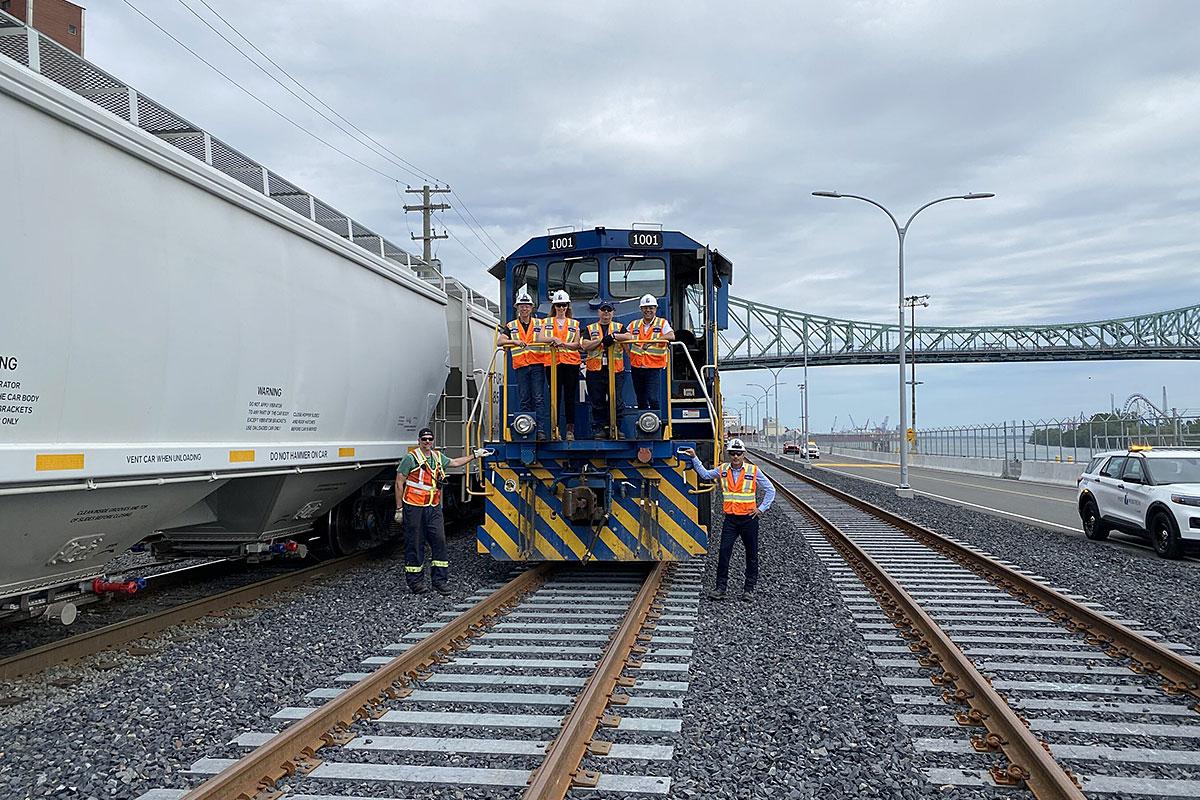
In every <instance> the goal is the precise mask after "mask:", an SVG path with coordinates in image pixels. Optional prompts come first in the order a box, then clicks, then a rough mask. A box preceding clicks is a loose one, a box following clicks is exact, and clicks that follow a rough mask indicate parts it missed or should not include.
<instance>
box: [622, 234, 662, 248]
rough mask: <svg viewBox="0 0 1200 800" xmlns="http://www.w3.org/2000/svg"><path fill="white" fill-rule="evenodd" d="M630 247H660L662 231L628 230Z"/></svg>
mask: <svg viewBox="0 0 1200 800" xmlns="http://www.w3.org/2000/svg"><path fill="white" fill-rule="evenodd" d="M629 246H630V247H662V246H663V235H662V231H630V232H629Z"/></svg>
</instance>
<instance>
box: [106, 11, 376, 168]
mask: <svg viewBox="0 0 1200 800" xmlns="http://www.w3.org/2000/svg"><path fill="white" fill-rule="evenodd" d="M122 2H123V3H125V5H127V6H129V7H130V8H132V9H133V10H134V11H136V12H137V14H138V15H139V16H140V17H142V19H144V20H146V21H147V22H149V23H150V24H151V25H153V26H154V27H155V28H158V30H159V31H160V32H161V33H162V34H163V35H164V36H166V37H167V38H168V39H170V40H171V41H173V42H175V44H177V45H179V46H180V47H182V48H183V49H184V50H187V51H188V52H189V53H191V54H192V55H193V56H195V57H196V59H197V60H198V61H200V63H202V64H204V65H205V66H206V67H208V68H209V69H211V70H212V71H213V72H215V73H217V74H218V75H220V76H221V77H222V78H224V79H225V80H227V81H229V82H230V83H231V84H233V85H234V86H236V87H237V88H238V89H240V90H241V91H242V92H243V93H244V94H245V95H246V96H247V97H249V98H251V99H252V100H254V102H256V103H258V104H259V105H261V106H262V107H263V108H265V109H267V110H268V111H270V112H271V113H272V114H275V115H276V116H277V117H279V118H280V119H282V120H284V121H285V122H287V123H288V124H289V125H291V126H292V127H294V128H296V129H297V130H299V131H301V132H303V133H305V134H307V135H308V136H311V137H312V138H313V139H316V140H317V141H318V142H320V143H321V144H323V145H325V146H326V147H328V148H329V149H331V150H333V151H334V152H336V153H340V154H341V155H343V156H345V157H346V158H348V159H350V160H351V161H353V162H354V163H355V164H358V165H359V166H361V167H364V168H366V169H369V170H371V172H374V173H375V174H376V175H381V176H383V177H384V178H387V179H388V180H390V181H397V180H399V178H397V177H396V176H394V175H389V174H388V173H386V172H383V171H382V170H378V169H376V168H375V167H372V166H371V165H370V164H368V163H366V162H365V161H361V160H359V159H357V158H355V157H354V156H352V155H350V154H349V153H347V152H346V151H345V150H343V149H341V148H340V147H338V146H337V145H335V144H333V143H332V142H329V141H327V140H325V139H323V138H321V137H320V136H318V135H317V134H315V133H313V132H312V131H310V130H309V129H308V128H306V127H304V126H303V125H301V124H300V123H299V122H297V121H296V120H294V119H292V118H291V117H289V116H288V115H287V114H284V113H283V112H282V111H279V110H278V109H276V108H274V107H273V106H271V105H270V104H269V103H267V102H266V101H265V100H263V99H261V98H260V97H258V96H257V95H255V94H254V93H253V92H251V91H250V90H249V89H247V88H246V87H245V86H242V85H241V84H240V83H238V82H237V81H235V80H234V79H233V78H231V77H229V76H228V75H226V74H225V73H224V72H222V71H221V69H220V68H219V67H217V66H216V65H214V64H213V63H212V62H211V61H209V60H208V59H206V58H205V57H204V56H202V55H200V54H199V53H197V52H196V51H195V50H193V49H192V48H190V47H188V46H187V45H186V44H184V43H183V42H181V41H180V40H179V39H177V38H176V37H175V36H174V34H172V33H171V32H170V31H168V30H167V29H166V28H164V27H163V26H162V25H159V24H158V23H157V22H155V21H154V20H153V19H151V18H150V17H149V16H147V15H146V13H145V12H144V11H142V10H141V9H140V8H138V7H137V6H135V5H134V4H133V3H132V2H130V0H122Z"/></svg>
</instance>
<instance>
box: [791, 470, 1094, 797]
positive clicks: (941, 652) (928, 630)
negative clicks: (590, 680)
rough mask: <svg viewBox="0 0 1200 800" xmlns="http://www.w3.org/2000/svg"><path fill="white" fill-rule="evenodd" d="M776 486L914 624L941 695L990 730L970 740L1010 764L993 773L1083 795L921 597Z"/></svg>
mask: <svg viewBox="0 0 1200 800" xmlns="http://www.w3.org/2000/svg"><path fill="white" fill-rule="evenodd" d="M769 463H773V462H769ZM777 466H778V465H777ZM796 477H802V476H798V475H797V476H796ZM776 488H777V489H778V491H779V492H780V493H781V494H783V495H784V496H785V497H787V498H788V499H789V500H790V501H791V502H792V503H793V504H794V505H795V506H796V507H797V508H799V509H800V510H801V511H802V512H803V513H805V514H807V515H808V516H809V517H810V518H812V520H813V521H814V522H816V524H817V526H818V527H819V528H820V529H821V532H822V533H823V534H824V536H825V538H826V539H827V540H828V541H829V543H830V545H832V546H833V547H834V548H835V549H837V551H838V552H839V553H841V554H842V556H843V557H844V558H845V559H846V561H847V562H848V563H849V564H850V565H851V566H852V567H853V568H854V570H855V572H857V573H858V574H859V576H860V577H861V578H862V579H863V582H864V583H865V584H866V585H867V587H868V588H869V589H870V590H871V592H872V593H873V594H875V595H876V597H877V598H878V600H879V603H880V606H881V607H882V608H883V609H884V611H885V612H886V613H887V614H888V616H889V617H891V618H892V620H893V622H894V623H895V624H896V625H897V627H907V628H909V629H911V632H912V633H911V634H910V635H911V636H912V637H913V641H912V642H911V643H910V645H909V647H910V648H911V649H912V650H913V651H914V652H920V651H925V652H926V653H927V655H926V656H925V657H923V658H922V659H920V661H921V663H922V665H923V666H927V667H931V668H940V669H941V670H942V674H941V676H937V680H936V681H935V683H939V684H940V685H941V686H942V687H943V688H945V689H946V691H945V692H944V693H943V695H942V697H943V699H944V700H946V702H948V703H965V704H966V705H968V706H969V707H970V709H971V711H970V712H967V713H959V714H956V715H955V719H957V720H958V722H959V724H962V725H980V726H983V727H984V728H985V729H986V730H987V731H988V735H987V736H985V737H972V739H971V742H972V745H973V746H974V747H975V748H976V749H977V750H979V751H981V752H989V751H997V750H998V751H1000V752H1001V753H1003V754H1004V756H1005V758H1007V759H1008V762H1009V763H1008V766H1007V767H1004V768H997V767H993V768H992V769H991V770H990V772H991V774H992V777H993V779H994V780H995V781H996V782H997V783H1000V784H1010V785H1011V784H1019V783H1021V782H1022V781H1023V782H1024V783H1025V785H1026V786H1028V788H1029V789H1030V790H1031V791H1032V792H1033V794H1034V796H1035V797H1037V798H1039V800H1067V799H1068V798H1069V799H1070V800H1084V798H1085V795H1084V793H1083V791H1082V790H1081V789H1080V788H1079V786H1078V785H1077V784H1076V782H1075V779H1074V778H1073V777H1072V775H1071V774H1070V773H1069V772H1068V771H1067V770H1066V769H1065V768H1064V767H1063V766H1062V765H1061V764H1059V763H1058V762H1057V761H1056V760H1055V759H1054V757H1053V756H1052V755H1051V754H1050V751H1049V749H1048V748H1046V746H1045V745H1043V744H1042V742H1041V741H1039V740H1038V738H1037V737H1036V736H1034V735H1033V733H1032V732H1031V731H1030V730H1029V728H1028V727H1026V725H1025V723H1024V722H1023V721H1022V720H1021V717H1020V716H1018V715H1017V713H1016V712H1015V711H1013V709H1012V708H1011V707H1010V706H1009V705H1008V703H1007V702H1006V701H1005V700H1004V698H1003V697H1002V696H1001V695H1000V694H999V693H998V692H997V691H996V690H995V689H994V688H992V685H991V683H990V682H989V681H988V679H987V678H986V677H984V675H983V674H982V673H981V672H979V670H978V669H976V668H975V665H974V664H973V663H972V662H971V659H970V658H968V657H967V656H966V654H965V653H963V651H962V650H960V649H959V648H958V646H957V645H956V644H954V642H953V641H952V640H951V639H950V637H949V636H948V635H947V634H946V632H945V631H943V630H942V629H941V627H940V626H939V625H938V624H937V623H936V622H935V621H934V620H933V618H932V617H930V616H929V614H927V613H926V612H925V610H924V609H923V608H922V607H921V605H920V603H918V602H917V601H916V600H915V599H914V598H913V597H912V595H910V594H909V593H908V592H907V591H905V589H904V587H903V586H901V585H900V583H899V582H897V581H896V579H895V578H893V577H892V575H891V574H889V573H888V571H887V570H886V569H884V568H883V567H882V566H881V565H880V564H879V562H877V561H875V559H873V558H871V556H870V555H868V554H867V552H866V551H865V550H863V549H862V548H861V547H859V546H858V544H856V543H855V542H854V541H853V540H852V539H850V537H848V536H847V535H846V534H845V533H843V532H842V531H841V530H840V529H839V528H838V527H837V526H836V525H834V524H833V523H832V522H830V521H829V520H828V519H827V518H826V517H825V516H824V515H822V514H821V513H820V512H819V511H817V510H816V509H815V508H812V507H811V506H809V505H808V504H807V503H805V502H804V501H803V500H801V499H800V497H798V496H797V495H796V494H795V493H794V492H792V491H791V490H790V489H788V488H787V487H786V486H782V485H777V486H776ZM822 488H823V487H822Z"/></svg>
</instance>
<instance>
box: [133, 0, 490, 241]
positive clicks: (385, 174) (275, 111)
mask: <svg viewBox="0 0 1200 800" xmlns="http://www.w3.org/2000/svg"><path fill="white" fill-rule="evenodd" d="M122 2H124V3H125V5H127V6H129V7H130V8H131V9H133V11H134V12H136V13H137V14H138V15H139V16H140V17H142V18H143V19H144V20H146V21H147V22H149V23H150V24H151V25H153V26H154V27H155V28H156V29H158V31H159V32H160V33H162V34H163V35H164V36H166V37H167V38H168V39H170V40H171V41H173V42H174V43H175V44H177V45H179V46H180V47H181V48H183V49H184V50H186V51H187V52H188V53H190V54H191V55H192V56H193V57H194V58H196V60H198V61H200V62H201V63H202V64H204V65H205V66H206V67H208V68H209V69H211V70H212V71H213V72H215V73H217V74H218V75H220V76H221V77H222V78H224V79H225V80H226V81H228V82H229V83H230V84H232V85H233V86H234V87H236V88H237V89H238V90H240V91H241V92H242V93H243V94H245V95H246V96H248V97H250V98H251V99H253V100H254V101H255V102H256V103H258V104H259V105H261V106H262V107H263V108H265V109H267V110H268V111H270V112H271V113H273V114H275V115H276V116H277V117H279V118H280V119H282V120H284V121H285V122H287V123H288V124H289V125H291V126H292V127H294V128H296V129H297V130H299V131H301V132H302V133H304V134H305V135H307V136H309V137H311V138H312V139H314V140H315V141H317V142H320V143H321V144H323V145H325V146H326V147H328V148H329V149H330V150H333V151H334V152H335V153H338V154H339V155H341V156H344V157H345V158H347V159H349V160H350V161H353V162H354V163H355V164H358V165H359V166H361V167H363V168H365V169H368V170H370V171H371V172H373V173H375V174H376V175H379V176H381V177H384V178H387V179H388V180H390V181H392V182H393V184H399V182H400V178H399V177H398V176H396V175H392V174H390V173H388V172H384V171H383V170H380V169H377V168H376V167H373V166H372V165H370V164H368V163H366V162H365V161H363V160H361V159H359V158H357V157H355V156H353V155H351V154H350V153H348V152H346V151H345V150H343V149H342V148H340V147H338V146H337V145H335V144H333V143H332V142H330V141H329V140H327V139H325V138H323V137H322V136H320V135H319V134H316V133H314V132H313V131H311V130H309V129H308V128H306V127H305V126H304V125H303V124H301V123H300V122H297V121H296V120H295V119H293V118H291V117H290V116H288V115H287V114H285V113H283V112H282V111H280V110H278V109H277V108H275V107H274V106H272V105H271V104H270V103H268V102H266V101H265V100H263V99H262V98H260V97H258V96H257V95H256V94H254V93H253V92H251V91H250V90H249V89H247V88H246V87H245V86H243V85H242V84H240V83H238V81H237V80H235V79H234V78H232V77H231V76H230V75H228V74H227V73H225V72H224V71H223V70H221V68H219V67H218V66H216V65H215V64H213V63H212V62H211V61H209V60H208V59H206V58H205V57H204V56H202V55H200V53H198V52H197V51H196V50H194V49H193V48H191V47H189V46H188V45H187V44H185V43H184V42H183V41H182V40H180V39H179V38H178V37H177V36H175V35H174V34H172V33H171V32H170V31H168V30H167V29H166V28H164V27H163V26H162V25H160V24H159V23H158V22H157V21H156V20H154V19H153V18H152V17H150V16H149V15H148V14H146V12H144V11H142V10H141V9H140V8H138V7H137V6H136V5H134V3H133V2H132V1H131V0H122ZM200 2H201V3H203V4H204V6H205V7H206V8H208V9H209V10H210V11H213V13H214V14H216V15H217V16H218V17H219V18H220V19H221V21H222V22H224V23H225V24H226V25H228V26H229V27H230V29H231V30H233V31H234V32H235V33H237V34H238V36H239V37H241V38H242V39H244V40H245V41H246V42H247V43H248V44H250V46H251V47H253V48H254V49H255V50H256V51H257V52H259V53H262V51H261V50H260V49H259V48H258V47H257V46H255V45H254V44H253V43H252V42H250V40H249V39H248V38H247V37H245V36H244V35H243V34H242V33H240V32H239V31H238V30H237V29H236V28H235V27H234V26H233V25H231V24H230V23H229V22H228V21H227V20H225V19H224V17H221V16H220V14H218V13H217V12H216V11H215V10H214V9H212V7H211V6H209V5H208V3H206V2H204V0H200ZM179 3H180V5H182V6H183V7H184V8H185V9H187V11H188V12H189V13H191V14H192V15H193V16H195V17H196V18H197V19H199V20H200V21H201V22H203V23H204V24H205V25H206V26H207V27H208V28H209V29H210V30H212V31H213V32H214V33H216V34H217V35H218V36H220V37H221V39H222V40H224V41H225V42H226V43H227V44H228V45H229V46H230V47H232V48H234V49H235V50H236V51H237V52H238V53H239V54H240V55H241V56H242V57H243V58H246V59H247V60H248V61H250V63H252V64H253V65H254V66H255V67H256V68H258V69H259V70H260V71H262V72H263V74H265V75H267V77H269V78H271V79H272V80H273V81H275V82H276V83H277V84H279V85H280V86H281V87H282V88H284V89H285V90H286V91H288V92H289V93H290V94H291V95H292V96H293V97H295V98H296V99H297V100H300V101H301V102H302V103H304V104H305V105H306V106H307V107H308V108H310V109H311V110H313V111H315V112H316V113H318V114H320V116H321V117H322V118H324V119H325V120H326V121H328V122H330V123H331V124H333V125H334V126H335V127H337V128H338V130H340V131H341V132H342V133H345V134H346V135H347V136H350V137H351V138H352V139H354V141H355V142H356V143H357V144H360V145H362V146H364V147H368V149H370V150H371V151H372V152H373V153H375V154H376V155H379V156H380V157H382V158H384V159H385V160H387V161H389V162H391V163H392V164H394V165H395V166H397V167H400V168H401V169H403V170H404V171H405V172H409V173H410V174H412V175H418V176H423V175H426V174H428V173H425V171H424V170H420V169H419V168H417V167H415V166H413V165H411V164H409V162H407V161H406V160H404V159H403V158H401V157H400V156H398V155H396V154H395V153H394V152H392V151H391V150H390V149H388V148H387V147H386V146H384V145H382V144H380V145H379V147H380V148H382V149H383V150H384V151H386V152H387V153H390V154H391V156H393V157H394V158H391V157H388V156H387V155H385V154H384V153H380V152H379V151H377V150H375V148H371V147H369V146H368V145H367V144H366V143H364V142H363V141H361V140H360V139H358V137H356V136H354V135H353V134H351V133H350V132H349V131H347V130H346V129H345V128H343V127H342V126H340V125H338V124H337V123H336V122H334V121H333V120H331V119H329V117H328V116H326V115H325V114H324V113H322V112H321V111H320V109H317V108H315V107H314V106H313V105H312V104H311V103H309V102H308V101H306V100H305V99H304V98H303V97H300V96H299V95H297V94H296V93H295V92H294V91H292V90H291V89H290V88H288V87H287V86H285V85H284V84H282V83H281V82H280V81H279V79H278V78H276V77H275V76H274V75H271V74H270V72H268V71H267V70H266V69H264V68H263V67H262V65H261V64H259V63H258V62H256V61H255V60H254V59H253V58H251V57H250V56H249V55H248V54H247V53H246V52H245V51H243V50H242V49H241V48H240V47H238V46H237V45H236V44H235V43H234V42H232V41H230V40H229V38H228V37H226V36H225V35H224V34H222V33H221V32H220V31H219V30H217V29H216V28H215V27H213V26H212V24H210V23H209V22H208V21H207V20H206V19H204V17H203V16H201V15H200V14H198V13H197V12H196V10H195V9H193V8H191V7H190V6H188V5H187V4H186V3H185V2H183V0H179ZM263 57H264V58H266V59H267V60H268V61H270V62H271V63H272V64H275V62H274V61H273V60H272V59H271V58H270V57H269V56H267V55H266V54H265V53H263ZM276 68H277V69H280V71H281V72H283V73H284V74H285V75H287V77H288V79H289V80H291V81H292V82H293V83H295V84H296V85H297V86H299V87H300V88H301V89H303V90H304V91H305V92H307V93H308V94H309V95H311V96H312V97H313V98H314V99H316V100H317V101H318V102H319V103H321V104H322V105H325V106H326V107H327V108H329V110H330V111H331V112H332V113H334V114H335V115H336V116H338V117H340V118H342V119H345V117H342V115H341V114H338V113H337V112H336V111H334V110H333V109H332V108H331V107H329V106H328V105H327V104H326V103H324V101H322V100H321V99H320V98H319V97H317V96H316V95H315V94H313V92H312V91H310V90H309V89H307V88H306V87H305V86H304V85H303V84H301V83H300V82H299V81H297V80H296V79H295V78H294V77H292V76H291V75H290V74H288V73H287V71H286V70H283V69H282V68H280V67H278V65H276ZM347 124H348V125H349V126H350V127H351V128H354V129H355V130H358V131H359V132H360V133H362V135H363V136H364V137H366V138H367V139H370V140H371V141H375V140H374V139H372V137H370V135H369V134H366V133H363V132H362V131H361V130H360V129H359V128H357V126H355V125H353V123H350V122H349V121H347ZM377 144H378V143H377ZM397 159H398V160H399V162H400V163H397ZM405 164H409V166H413V170H416V171H413V170H410V169H408V168H406V167H405V166H403V165H405ZM456 197H457V195H456ZM458 199H459V201H460V203H462V204H463V207H464V208H465V207H466V204H465V202H463V201H462V199H461V198H458ZM467 211H468V213H470V209H467ZM455 213H457V214H458V216H459V219H461V220H462V221H463V224H464V225H466V226H467V229H468V230H470V231H471V233H472V234H473V235H474V236H475V238H476V239H479V241H480V242H481V243H482V244H483V245H484V247H485V248H487V249H489V250H490V249H491V248H490V247H489V246H488V244H487V242H484V241H483V239H482V238H481V237H480V235H479V233H478V232H477V231H476V230H475V229H474V228H473V227H472V226H471V224H470V223H469V222H467V220H466V219H465V218H464V217H463V216H462V214H461V213H458V209H457V208H456V209H455ZM472 218H474V215H473V214H472ZM478 224H479V223H478V220H476V225H478ZM479 227H480V229H481V230H482V229H483V227H482V225H480V226H479ZM483 232H484V234H485V235H487V231H486V230H484V231H483ZM489 238H490V236H489ZM458 241H459V244H462V242H461V240H458ZM463 248H464V249H465V250H467V251H468V252H470V253H471V254H472V256H473V257H474V258H475V259H476V260H479V257H478V256H477V255H475V254H474V252H472V251H471V250H470V249H469V248H466V246H465V245H464V246H463ZM500 257H503V255H502V254H500ZM481 263H482V262H481Z"/></svg>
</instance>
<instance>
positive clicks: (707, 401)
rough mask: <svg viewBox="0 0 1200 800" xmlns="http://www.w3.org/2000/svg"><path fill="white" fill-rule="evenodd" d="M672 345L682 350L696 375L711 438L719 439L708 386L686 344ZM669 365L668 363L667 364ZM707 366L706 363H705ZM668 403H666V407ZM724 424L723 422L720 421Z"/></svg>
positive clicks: (668, 394) (714, 411)
mask: <svg viewBox="0 0 1200 800" xmlns="http://www.w3.org/2000/svg"><path fill="white" fill-rule="evenodd" d="M671 344H672V345H675V346H678V347H679V348H680V349H681V350H683V354H684V355H685V356H687V362H688V366H689V367H691V368H692V374H693V375H695V376H696V382H697V383H699V384H700V392H701V394H703V395H704V403H705V405H707V406H708V421H709V424H710V425H711V426H712V429H713V440H714V441H716V440H718V439H720V434H718V433H717V411H716V409H715V408H714V407H713V403H712V398H711V397H709V394H708V388H707V387H705V385H704V378H703V377H702V376H701V374H700V370H698V369H696V362H695V361H694V360H692V354H691V353H689V352H688V349H687V345H685V344H684V343H683V342H671ZM668 366H669V365H668ZM705 366H706V367H707V366H708V365H707V364H706V365H705ZM670 388H671V387H670V383H669V382H668V384H667V397H668V398H669V397H670ZM669 407H670V403H668V408H669ZM722 424H724V423H722Z"/></svg>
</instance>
